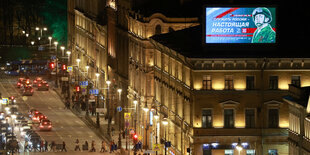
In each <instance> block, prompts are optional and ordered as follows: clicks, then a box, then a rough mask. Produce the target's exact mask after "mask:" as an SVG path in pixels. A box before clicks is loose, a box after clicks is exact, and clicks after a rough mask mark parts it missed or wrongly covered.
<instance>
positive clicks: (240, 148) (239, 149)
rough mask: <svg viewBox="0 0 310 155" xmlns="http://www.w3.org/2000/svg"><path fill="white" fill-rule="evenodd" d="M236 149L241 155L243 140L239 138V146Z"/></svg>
mask: <svg viewBox="0 0 310 155" xmlns="http://www.w3.org/2000/svg"><path fill="white" fill-rule="evenodd" d="M236 149H237V150H238V152H239V155H240V152H241V151H242V149H243V147H242V145H241V140H240V138H238V144H237V145H236Z"/></svg>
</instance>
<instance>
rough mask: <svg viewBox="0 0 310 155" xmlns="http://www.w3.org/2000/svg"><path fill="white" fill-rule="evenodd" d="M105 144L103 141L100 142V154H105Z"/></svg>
mask: <svg viewBox="0 0 310 155" xmlns="http://www.w3.org/2000/svg"><path fill="white" fill-rule="evenodd" d="M105 148H106V144H105V142H104V141H102V142H101V150H100V152H106V149H105Z"/></svg>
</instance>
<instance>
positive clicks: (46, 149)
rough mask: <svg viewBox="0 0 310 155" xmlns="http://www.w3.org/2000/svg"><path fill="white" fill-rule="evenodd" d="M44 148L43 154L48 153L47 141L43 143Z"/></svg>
mask: <svg viewBox="0 0 310 155" xmlns="http://www.w3.org/2000/svg"><path fill="white" fill-rule="evenodd" d="M44 146H45V152H47V151H48V148H47V146H48V142H47V140H46V141H45V143H44Z"/></svg>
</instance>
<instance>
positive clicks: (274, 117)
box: [268, 109, 279, 128]
mask: <svg viewBox="0 0 310 155" xmlns="http://www.w3.org/2000/svg"><path fill="white" fill-rule="evenodd" d="M268 127H269V128H278V127H279V110H278V109H269V111H268Z"/></svg>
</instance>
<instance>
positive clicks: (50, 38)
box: [48, 36, 52, 53]
mask: <svg viewBox="0 0 310 155" xmlns="http://www.w3.org/2000/svg"><path fill="white" fill-rule="evenodd" d="M48 41H49V45H50V49H49V52H50V53H51V47H52V37H51V36H49V37H48Z"/></svg>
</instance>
